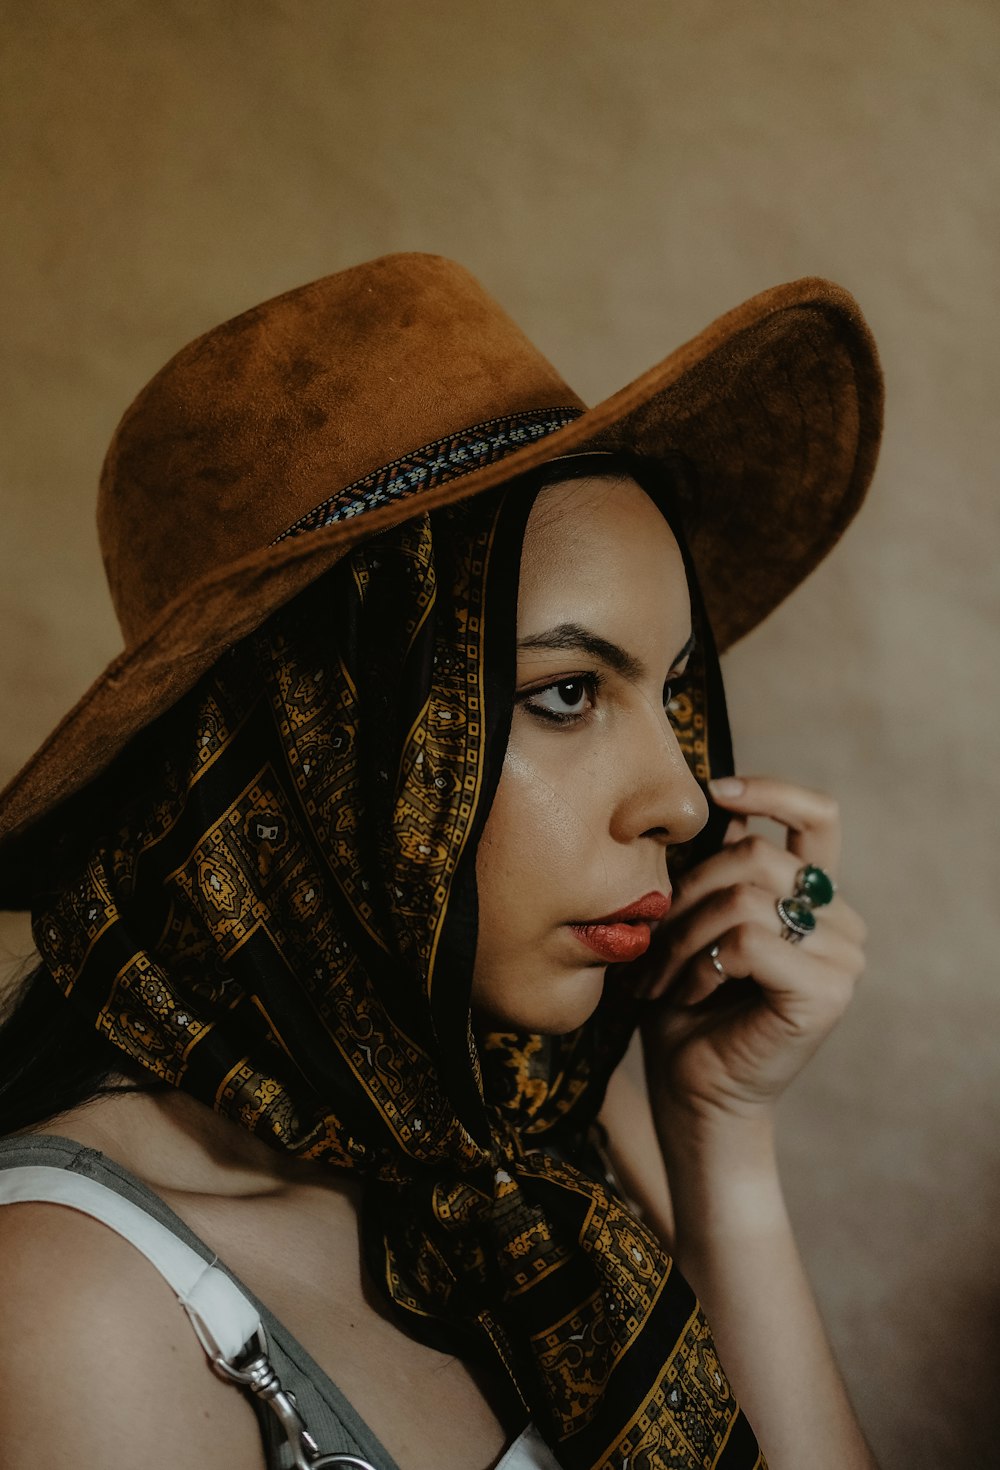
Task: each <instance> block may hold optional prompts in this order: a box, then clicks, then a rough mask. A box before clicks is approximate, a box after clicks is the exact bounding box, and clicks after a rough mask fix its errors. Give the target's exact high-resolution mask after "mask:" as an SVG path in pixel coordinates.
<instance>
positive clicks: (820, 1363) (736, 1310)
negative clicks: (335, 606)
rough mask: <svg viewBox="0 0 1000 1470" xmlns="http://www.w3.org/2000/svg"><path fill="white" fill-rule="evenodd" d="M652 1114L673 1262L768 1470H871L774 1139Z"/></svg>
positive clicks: (744, 1125) (766, 1129)
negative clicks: (665, 1180) (665, 1178)
mask: <svg viewBox="0 0 1000 1470" xmlns="http://www.w3.org/2000/svg"><path fill="white" fill-rule="evenodd" d="M653 1111H654V1118H655V1120H656V1123H657V1130H658V1133H659V1136H660V1140H661V1147H662V1149H663V1153H664V1160H665V1163H666V1166H667V1172H668V1175H669V1179H670V1186H671V1193H672V1196H673V1205H674V1213H675V1219H676V1236H675V1241H674V1245H673V1249H674V1254H675V1257H676V1259H677V1263H678V1265H679V1266H680V1269H681V1270H682V1271H683V1273H684V1275H685V1276H686V1277H687V1279H688V1280H689V1281H690V1283H691V1286H692V1287H693V1289H694V1290H695V1292H696V1293H697V1295H698V1297H699V1298H700V1300H701V1302H702V1305H703V1306H704V1309H705V1314H706V1316H707V1318H708V1320H709V1323H710V1324H711V1327H712V1332H713V1336H714V1338H715V1342H716V1345H717V1347H718V1350H719V1356H720V1359H721V1361H722V1363H723V1364H724V1366H725V1369H726V1372H727V1374H728V1376H729V1379H730V1382H731V1383H732V1385H733V1389H734V1391H735V1393H736V1396H737V1398H738V1399H739V1401H740V1403H741V1405H742V1407H743V1409H744V1411H745V1413H746V1415H747V1418H748V1419H749V1420H750V1422H751V1424H752V1425H753V1427H754V1429H755V1431H756V1433H757V1437H758V1439H759V1442H760V1444H761V1447H762V1449H763V1450H764V1453H765V1455H766V1457H767V1461H768V1465H769V1467H770V1470H805V1467H807V1466H808V1467H809V1470H873V1467H874V1466H875V1461H874V1458H873V1456H872V1453H871V1451H870V1449H869V1448H868V1446H867V1444H866V1443H865V1439H864V1436H863V1434H862V1432H861V1429H860V1426H859V1425H858V1421H857V1419H856V1417H855V1415H854V1411H853V1410H852V1408H851V1405H850V1402H849V1400H848V1397H847V1392H846V1389H845V1387H844V1383H843V1380H842V1378H841V1376H840V1373H839V1371H838V1369H837V1366H836V1364H835V1362H834V1360H833V1354H832V1352H831V1349H830V1345H829V1342H828V1339H827V1336H826V1332H825V1331H824V1328H823V1324H822V1322H821V1320H820V1316H819V1312H818V1310H817V1307H816V1303H815V1300H814V1298H813V1294H812V1291H811V1289H810V1287H809V1283H808V1281H807V1279H806V1275H805V1272H804V1270H803V1267H802V1262H801V1260H800V1258H799V1253H798V1249H797V1247H796V1243H795V1238H794V1235H793V1233H792V1229H791V1224H790V1222H789V1218H788V1212H787V1209H786V1206H785V1200H784V1196H783V1193H782V1189H781V1183H780V1180H779V1177H778V1170H777V1164H776V1158H775V1148H774V1131H773V1127H772V1126H771V1125H770V1124H769V1123H759V1122H753V1123H751V1122H742V1121H740V1122H733V1123H730V1122H728V1121H727V1122H726V1123H725V1124H722V1123H720V1124H711V1125H710V1124H707V1123H705V1122H704V1120H699V1119H695V1118H692V1117H690V1116H685V1117H684V1118H683V1119H681V1118H678V1117H677V1115H676V1114H673V1113H671V1114H670V1115H668V1114H667V1113H666V1111H665V1110H664V1109H662V1108H661V1109H657V1107H656V1104H655V1103H654V1109H653Z"/></svg>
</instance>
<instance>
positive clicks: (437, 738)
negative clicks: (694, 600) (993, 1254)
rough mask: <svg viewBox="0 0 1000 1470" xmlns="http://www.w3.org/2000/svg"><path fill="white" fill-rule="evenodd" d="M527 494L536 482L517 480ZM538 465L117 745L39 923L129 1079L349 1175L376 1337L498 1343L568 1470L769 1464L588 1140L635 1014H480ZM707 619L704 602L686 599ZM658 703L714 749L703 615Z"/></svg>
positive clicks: (310, 610) (319, 600)
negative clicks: (491, 1021) (100, 794)
mask: <svg viewBox="0 0 1000 1470" xmlns="http://www.w3.org/2000/svg"><path fill="white" fill-rule="evenodd" d="M534 488H535V489H537V483H536V484H535V487H534ZM532 499H533V493H532V487H531V486H530V485H529V486H524V485H521V486H517V485H515V486H513V487H506V488H504V489H501V490H500V491H495V492H492V493H489V494H486V495H483V496H480V497H478V498H476V499H474V500H473V501H471V502H469V503H467V504H458V505H453V506H449V507H447V508H445V509H440V510H436V511H433V512H431V513H430V514H429V515H427V514H424V515H418V516H415V517H414V518H413V519H412V520H410V521H407V522H405V523H404V524H402V525H400V526H397V527H395V528H394V529H392V530H391V531H388V532H386V533H384V534H382V535H380V536H378V537H376V538H374V539H372V540H369V541H367V542H364V543H362V544H361V545H360V546H358V547H356V548H355V549H354V551H353V552H352V553H351V554H350V555H349V556H348V557H347V558H346V559H345V560H344V561H343V562H341V563H340V564H339V565H338V566H336V567H335V568H334V569H333V570H332V571H331V572H328V573H327V574H326V575H325V576H323V577H322V578H320V579H319V580H317V581H316V582H315V583H314V584H313V585H312V586H311V587H309V588H308V589H307V590H306V591H305V592H304V593H301V594H300V595H299V596H298V597H297V598H296V599H295V600H294V601H293V602H291V603H289V604H288V605H287V606H286V607H284V608H282V609H281V610H279V611H278V612H277V613H276V614H274V615H273V616H272V617H271V618H270V619H269V621H268V622H267V623H266V624H265V625H264V626H263V627H262V628H261V629H260V630H259V631H258V632H257V633H256V634H254V635H252V636H251V637H249V638H247V639H246V640H244V641H243V642H241V643H240V644H238V645H237V646H236V647H234V648H233V649H231V650H230V652H229V653H228V654H227V655H226V656H225V657H224V658H223V659H222V660H221V662H220V663H218V664H217V665H216V666H215V667H214V668H213V669H212V670H210V672H209V673H208V674H207V675H205V676H204V677H203V678H202V680H201V681H200V683H199V684H198V685H197V686H196V688H195V689H194V690H193V691H192V692H191V694H190V695H188V696H186V697H185V698H184V699H183V700H182V701H181V702H180V703H179V704H178V705H177V706H175V708H174V709H173V710H171V711H170V712H169V713H168V714H167V715H166V716H164V717H163V718H162V719H161V720H160V721H159V722H157V724H156V726H154V727H152V728H151V729H150V730H149V731H147V732H146V733H145V735H144V736H143V737H141V738H140V739H139V740H138V741H136V742H135V743H134V745H133V747H132V749H131V751H130V753H129V755H128V757H127V760H126V761H125V762H123V763H122V764H121V766H120V768H119V775H118V787H117V789H118V790H119V791H121V790H122V789H123V788H124V789H125V791H126V793H127V794H126V796H124V797H123V798H122V801H121V803H120V804H119V807H118V810H117V812H116V815H115V817H114V820H113V821H111V822H110V823H109V824H108V826H107V828H106V829H105V831H104V835H103V836H102V837H101V838H100V840H98V841H96V842H95V843H94V845H93V846H92V847H91V848H90V850H89V852H88V853H87V854H86V857H85V858H83V859H82V860H81V861H80V863H79V865H78V867H77V869H76V871H75V872H73V873H71V875H70V876H69V877H68V878H66V879H65V880H63V879H60V887H59V889H58V891H57V892H55V893H53V894H52V896H51V898H50V900H49V901H48V902H47V903H46V904H45V906H44V907H43V908H42V909H41V910H39V911H38V912H36V914H35V916H34V932H35V938H36V942H37V944H38V947H39V950H40V952H41V954H42V956H43V957H44V959H45V962H46V964H47V966H48V967H49V969H50V971H51V973H52V975H53V976H54V978H55V981H56V983H57V985H58V986H59V987H60V989H61V990H62V991H63V992H64V994H65V995H66V996H67V997H68V998H69V1001H70V1003H71V1004H72V1005H74V1006H75V1007H77V1008H79V1009H80V1010H81V1011H82V1012H83V1013H84V1014H85V1015H86V1016H87V1017H88V1018H89V1019H90V1020H92V1021H93V1022H94V1024H95V1025H96V1026H97V1028H98V1029H99V1030H100V1032H101V1033H103V1035H104V1036H106V1037H107V1038H108V1039H109V1040H110V1041H111V1042H112V1043H114V1045H115V1046H116V1047H118V1048H120V1049H121V1050H122V1051H123V1052H125V1053H126V1054H127V1055H128V1056H129V1057H130V1058H131V1059H133V1061H136V1062H139V1063H141V1065H142V1066H143V1067H144V1068H146V1069H148V1071H149V1072H150V1073H152V1074H153V1076H155V1077H157V1078H159V1079H162V1080H163V1081H165V1082H167V1083H169V1084H172V1085H174V1086H177V1087H182V1088H184V1089H186V1090H187V1091H189V1092H191V1093H193V1094H194V1095H195V1096H196V1097H198V1098H200V1099H201V1100H202V1101H203V1102H205V1103H206V1104H208V1105H209V1106H210V1107H213V1108H215V1109H217V1110H218V1111H219V1112H221V1113H223V1114H225V1115H227V1116H229V1117H231V1118H233V1119H235V1120H237V1121H238V1122H239V1123H241V1124H242V1125H243V1127H244V1128H247V1129H248V1130H249V1131H250V1132H252V1133H254V1134H256V1135H258V1136H260V1137H262V1138H264V1139H266V1140H267V1141H268V1142H269V1143H271V1144H272V1145H274V1146H276V1147H279V1148H282V1149H286V1150H288V1151H289V1152H290V1153H292V1154H294V1155H296V1156H298V1157H300V1158H303V1159H309V1160H321V1161H324V1162H326V1163H328V1164H330V1165H331V1166H333V1167H334V1168H337V1169H344V1170H351V1171H356V1172H357V1173H358V1174H359V1175H360V1176H362V1177H363V1180H364V1184H365V1189H364V1200H365V1203H364V1210H363V1222H362V1226H363V1239H364V1247H365V1253H366V1257H367V1265H368V1268H369V1271H370V1273H371V1275H372V1277H373V1278H374V1280H375V1282H376V1283H377V1285H378V1286H379V1288H380V1289H381V1291H382V1292H383V1293H384V1295H385V1297H386V1299H387V1300H388V1302H389V1303H390V1304H391V1306H392V1308H393V1309H394V1312H395V1314H396V1316H397V1319H398V1320H399V1322H400V1325H401V1326H402V1327H403V1328H404V1329H405V1330H407V1331H409V1332H411V1333H413V1334H414V1335H415V1336H418V1337H420V1338H421V1339H422V1340H424V1341H427V1342H430V1343H432V1344H434V1345H435V1346H438V1347H441V1348H445V1349H446V1350H449V1351H458V1352H459V1353H460V1354H462V1355H464V1356H467V1357H470V1358H474V1357H476V1356H478V1357H480V1358H484V1359H486V1360H488V1361H490V1362H492V1364H493V1365H494V1367H496V1366H497V1365H499V1366H500V1367H501V1368H502V1369H503V1370H504V1371H505V1373H506V1374H507V1375H509V1378H510V1380H511V1381H512V1382H513V1384H514V1386H515V1387H516V1389H517V1391H518V1393H519V1394H520V1396H521V1398H522V1399H523V1401H524V1403H525V1405H526V1406H527V1408H528V1410H529V1411H530V1413H531V1415H532V1417H533V1418H534V1420H535V1422H536V1423H537V1424H538V1426H539V1428H540V1429H541V1431H542V1433H543V1434H544V1436H545V1438H546V1439H547V1441H548V1443H549V1444H550V1445H551V1447H552V1449H553V1451H554V1453H555V1455H556V1456H557V1458H558V1459H559V1461H560V1462H561V1463H562V1464H563V1465H565V1466H567V1467H574V1470H576V1467H579V1470H592V1467H597V1466H606V1465H614V1466H622V1467H628V1470H639V1467H645V1466H648V1467H666V1466H670V1467H701V1470H704V1467H709V1466H719V1467H727V1470H728V1467H740V1470H744V1467H745V1470H750V1467H753V1466H759V1465H762V1464H763V1461H762V1459H761V1458H760V1456H759V1452H758V1449H757V1446H756V1443H755V1441H754V1438H753V1434H752V1432H751V1430H750V1428H749V1426H748V1425H747V1423H746V1420H745V1419H744V1418H743V1416H742V1414H741V1413H740V1412H739V1409H738V1407H737V1405H736V1403H735V1401H734V1399H733V1395H732V1392H731V1390H730V1387H729V1385H728V1383H727V1381H726V1378H725V1375H724V1373H723V1371H722V1369H721V1367H720V1365H719V1362H718V1360H717V1358H716V1354H715V1350H714V1347H713V1345H712V1340H711V1336H710V1334H709V1329H708V1327H707V1326H706V1323H705V1320H704V1318H703V1316H702V1315H701V1312H700V1309H699V1307H698V1304H697V1302H696V1301H695V1299H694V1297H693V1295H692V1293H691V1291H690V1289H689V1287H688V1285H687V1283H686V1282H685V1281H684V1280H683V1279H682V1277H681V1276H680V1274H679V1273H678V1271H677V1270H676V1269H675V1268H674V1266H673V1264H672V1262H671V1260H670V1257H669V1256H668V1255H667V1254H666V1253H665V1252H664V1250H663V1248H662V1246H661V1245H660V1244H659V1242H658V1241H657V1240H656V1238H655V1237H654V1236H653V1234H652V1233H651V1232H650V1231H649V1230H648V1229H647V1228H646V1227H645V1226H644V1225H643V1224H641V1223H640V1222H639V1221H638V1220H637V1219H636V1218H635V1217H634V1216H633V1215H632V1214H631V1213H630V1211H629V1210H628V1208H627V1207H626V1206H625V1204H624V1203H623V1202H622V1200H621V1199H619V1198H618V1196H617V1195H616V1193H615V1192H614V1190H613V1189H612V1188H611V1187H610V1185H608V1184H606V1183H605V1182H604V1181H603V1180H602V1179H601V1178H600V1177H599V1176H598V1174H597V1173H596V1171H595V1172H590V1171H589V1170H588V1169H587V1168H586V1167H580V1166H579V1160H581V1159H582V1158H583V1155H582V1153H580V1140H581V1138H582V1137H583V1136H584V1134H585V1132H586V1130H587V1127H588V1125H589V1124H590V1123H591V1121H592V1119H593V1118H594V1116H595V1114H596V1112H597V1109H598V1107H599V1106H600V1103H601V1100H602V1097H603V1092H604V1087H605V1084H606V1081H607V1078H608V1076H609V1074H610V1072H611V1071H612V1070H613V1068H614V1067H615V1065H616V1064H617V1063H618V1061H619V1060H620V1058H621V1056H622V1054H623V1052H624V1049H625V1047H626V1045H627V1043H628V1039H629V1036H630V1034H631V1032H632V1030H633V1028H634V1025H635V1022H636V1019H637V1016H636V1002H635V1001H633V1000H632V999H631V998H630V996H629V993H628V990H627V988H626V987H624V986H622V985H618V984H609V985H608V986H607V987H606V994H605V997H604V1000H603V1001H602V1003H601V1005H600V1007H599V1008H598V1011H597V1012H596V1014H595V1015H594V1017H592V1019H591V1020H590V1021H589V1022H588V1023H587V1024H586V1025H585V1026H583V1027H581V1028H580V1029H579V1030H578V1031H575V1032H573V1033H571V1034H570V1035H567V1036H557V1037H542V1036H521V1035H513V1034H508V1033H504V1034H495V1033H494V1034H490V1035H478V1034H477V1033H476V1031H475V1029H474V1026H473V1023H472V1019H471V1017H470V987H471V979H472V968H473V959H474V954H475V945H476V887H475V854H476V846H477V842H478V838H479V835H480V833H481V831H482V828H483V825H484V822H485V820H486V816H487V813H488V811H489V808H490V804H491V801H492V798H493V793H494V790H495V788H496V784H497V781H498V779H499V774H500V768H501V764H502V761H503V756H504V751H505V748H506V742H507V735H508V730H509V723H510V715H511V709H512V693H513V680H514V675H515V658H514V649H515V629H516V600H517V569H518V558H519V554H520V545H521V539H522V536H523V530H524V525H525V522H526V519H527V515H528V511H529V509H530V505H531V502H532ZM702 622H703V620H702ZM699 633H700V649H701V660H700V662H699V661H698V660H697V659H696V660H695V663H694V665H693V667H692V677H691V681H690V686H689V688H688V691H687V692H686V693H685V694H683V695H681V696H680V698H679V700H678V702H677V705H676V707H675V711H674V717H675V719H676V720H677V727H678V733H679V735H680V738H681V743H682V746H683V748H684V749H685V753H686V755H687V757H688V759H689V761H690V763H691V765H692V768H693V769H694V771H695V774H696V775H698V776H699V777H700V778H701V779H704V778H705V777H706V776H707V775H708V773H709V768H710V765H711V763H712V755H711V753H710V750H709V729H708V727H707V725H706V718H707V714H708V709H709V705H710V704H712V703H713V700H714V705H715V707H714V710H713V714H715V715H717V716H718V724H717V727H716V728H715V729H714V730H713V732H712V735H713V739H714V741H715V742H716V745H717V748H718V750H719V751H721V752H722V755H721V759H722V760H723V761H725V760H726V758H727V753H728V752H727V739H728V737H727V732H726V727H725V719H724V707H723V706H722V704H721V686H719V685H718V673H717V666H716V664H715V661H714V656H713V655H712V654H711V649H710V634H709V633H708V630H707V627H706V626H704V624H703V626H702V627H701V628H700V629H699Z"/></svg>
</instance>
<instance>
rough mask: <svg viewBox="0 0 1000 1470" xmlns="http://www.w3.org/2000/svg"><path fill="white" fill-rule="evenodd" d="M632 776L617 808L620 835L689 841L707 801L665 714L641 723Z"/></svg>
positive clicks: (704, 814)
mask: <svg viewBox="0 0 1000 1470" xmlns="http://www.w3.org/2000/svg"><path fill="white" fill-rule="evenodd" d="M641 723H642V725H643V727H644V728H643V729H642V732H641V738H640V740H639V741H638V742H637V744H638V748H637V749H636V751H635V753H634V757H633V761H632V762H630V763H629V765H630V768H631V772H632V779H631V781H630V782H629V783H628V792H627V795H626V796H625V798H624V800H623V802H622V805H621V808H620V813H619V816H620V820H621V822H622V825H623V829H624V830H623V832H622V835H623V836H625V837H627V838H632V837H646V836H649V837H657V838H659V839H660V840H661V841H662V842H664V843H671V844H672V843H677V842H689V841H690V840H691V838H692V837H696V836H697V834H698V833H699V832H700V831H701V829H702V827H704V825H705V823H706V822H707V821H708V801H707V799H706V797H705V793H704V791H703V790H702V789H701V787H700V786H699V785H698V782H697V781H696V780H695V778H694V776H693V775H692V773H691V768H690V766H689V765H688V763H687V761H686V760H685V758H684V752H683V751H682V750H681V747H680V745H679V743H678V740H677V736H676V734H675V733H674V729H673V726H672V725H671V724H670V720H669V718H668V716H667V715H666V714H665V713H664V714H663V715H662V716H661V717H660V718H659V719H658V720H656V721H655V723H654V721H652V720H651V721H649V722H648V723H647V722H646V721H642V722H641Z"/></svg>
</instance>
